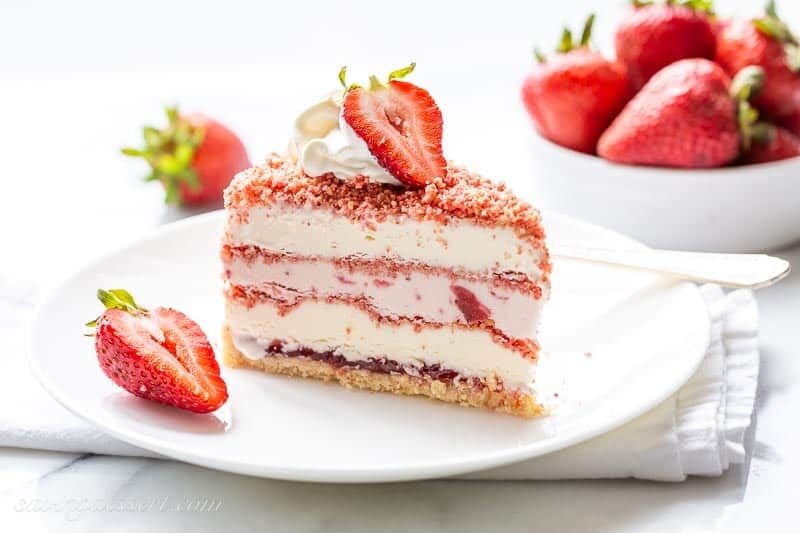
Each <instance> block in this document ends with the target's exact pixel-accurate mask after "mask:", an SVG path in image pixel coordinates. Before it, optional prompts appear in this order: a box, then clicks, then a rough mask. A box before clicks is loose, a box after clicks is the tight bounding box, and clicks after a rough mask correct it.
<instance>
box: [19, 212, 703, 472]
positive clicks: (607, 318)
mask: <svg viewBox="0 0 800 533" xmlns="http://www.w3.org/2000/svg"><path fill="white" fill-rule="evenodd" d="M223 220H224V215H223V213H222V212H214V213H209V214H207V215H202V216H199V217H194V218H190V219H187V220H184V221H181V222H177V223H174V224H170V225H168V226H165V227H163V228H161V229H160V230H159V231H157V232H155V233H153V234H152V235H151V236H149V237H148V238H146V239H144V240H141V241H138V242H135V243H133V244H130V245H128V246H126V247H124V248H122V249H120V250H118V251H116V252H113V253H111V254H108V255H106V256H105V257H103V258H102V259H100V260H98V261H96V262H94V263H92V264H90V265H89V266H87V267H86V268H84V269H83V270H81V271H80V272H78V273H77V274H75V275H73V276H71V277H70V278H69V279H67V280H66V281H65V282H63V283H62V284H61V285H59V286H58V287H57V288H56V289H55V290H53V291H52V292H51V293H50V294H49V296H48V297H47V298H45V300H44V301H43V303H42V305H41V306H40V309H39V311H38V313H37V316H36V319H35V321H34V323H33V328H32V333H31V339H30V362H31V366H32V369H33V372H34V374H35V375H36V376H37V378H38V379H39V381H41V383H42V385H44V387H45V388H46V389H47V390H48V392H49V393H50V394H51V395H52V396H53V397H54V398H55V399H56V400H58V402H59V403H61V404H62V405H63V406H65V407H66V408H67V409H69V410H70V411H72V412H73V413H75V414H77V415H78V416H80V417H82V418H84V419H86V420H87V421H88V422H90V423H92V424H93V425H95V426H97V427H98V428H99V429H101V430H102V431H105V432H107V433H109V434H111V435H113V436H115V437H117V438H119V439H121V440H124V441H127V442H129V443H131V444H134V445H137V446H140V447H142V448H146V449H148V450H152V451H154V452H157V453H160V454H163V455H165V456H169V457H172V458H175V459H179V460H182V461H186V462H189V463H195V464H198V465H201V466H205V467H209V468H217V469H220V470H227V471H231V472H237V473H241V474H249V475H256V476H264V477H272V478H281V479H291V480H303V481H318V482H378V481H401V480H411V479H422V478H432V477H442V476H450V475H457V474H463V473H467V472H474V471H478V470H483V469H486V468H490V467H495V466H500V465H504V464H508V463H512V462H515V461H519V460H523V459H527V458H531V457H535V456H538V455H542V454H545V453H548V452H552V451H555V450H559V449H561V448H565V447H567V446H570V445H572V444H576V443H578V442H581V441H584V440H586V439H589V438H591V437H593V436H596V435H598V434H601V433H604V432H606V431H609V430H611V429H614V428H616V427H618V426H620V425H622V424H624V423H625V422H628V421H630V420H632V419H633V418H635V417H637V416H639V415H641V414H642V413H644V412H645V411H647V410H649V409H651V408H652V407H654V406H656V405H657V404H658V403H660V402H661V401H663V400H664V399H666V398H667V397H669V396H670V395H672V394H673V393H674V392H675V391H676V390H677V389H678V388H679V387H680V386H681V385H682V384H683V383H685V382H686V380H687V379H688V378H689V377H690V376H691V374H692V373H693V372H694V371H695V369H696V368H697V366H698V365H699V363H700V361H701V360H702V358H703V355H704V352H705V348H706V346H707V344H708V339H709V323H708V316H707V312H706V308H705V305H704V303H703V300H702V297H701V296H700V294H699V292H698V290H697V288H696V287H695V286H694V285H692V284H689V283H673V282H669V281H666V280H664V279H662V278H659V277H658V276H653V275H651V274H645V273H638V272H631V271H624V270H615V269H611V268H606V267H600V266H593V265H587V264H582V263H579V262H567V261H555V264H554V273H553V280H552V281H553V293H552V299H551V301H550V303H549V304H548V306H547V307H546V308H545V318H544V322H543V324H542V327H541V335H540V336H541V343H542V345H543V347H544V349H545V350H546V351H547V352H548V353H547V354H546V355H544V356H543V357H542V362H541V364H540V374H539V377H538V378H537V381H545V376H548V377H549V379H548V381H551V382H554V383H562V382H563V380H564V379H566V380H567V383H565V384H561V385H557V386H555V387H551V389H552V390H550V391H549V392H547V393H546V395H545V396H546V397H543V398H542V399H543V400H544V401H546V402H548V403H553V405H554V407H553V414H551V415H550V416H547V417H544V418H540V419H536V420H523V419H518V418H515V417H512V416H508V415H503V414H496V413H489V412H484V411H481V410H477V409H466V408H462V407H458V406H454V405H449V404H444V403H439V402H434V401H430V400H427V399H423V398H409V397H401V396H394V395H389V394H374V393H369V392H362V391H353V390H349V389H346V388H343V387H340V386H338V385H335V384H329V383H321V382H316V381H306V380H302V379H296V378H288V377H281V376H271V375H267V374H264V373H262V372H259V371H253V370H241V369H237V370H232V369H227V368H223V371H222V372H223V377H224V379H225V380H226V382H227V383H228V388H229V391H230V400H229V401H228V403H227V404H226V405H225V406H223V407H222V408H221V409H220V410H219V411H217V412H216V413H213V414H210V415H197V414H191V413H187V412H183V411H180V410H178V409H174V408H171V407H167V406H162V405H158V404H155V403H152V402H147V401H145V400H141V399H139V398H136V397H133V396H131V395H129V394H128V393H126V392H125V391H123V390H121V389H119V388H117V387H116V386H115V385H114V384H112V383H111V382H110V381H109V380H108V379H107V378H106V377H105V375H104V374H103V373H102V372H101V370H100V367H99V365H98V364H97V360H96V357H95V353H94V347H93V345H92V339H91V338H88V337H85V336H83V333H85V331H86V330H85V329H84V328H83V327H82V324H83V323H84V322H86V321H88V320H90V319H92V318H94V317H95V316H97V314H98V313H99V312H100V310H101V306H100V304H99V302H97V300H96V299H95V296H94V295H95V291H96V290H97V289H98V288H100V287H104V288H113V287H124V288H127V289H129V290H130V291H131V292H132V293H133V294H134V295H135V296H136V298H137V300H138V301H139V302H141V303H142V304H143V305H145V306H157V305H168V306H172V307H176V308H178V309H181V310H183V311H184V312H186V313H187V314H188V315H189V316H191V317H193V318H194V319H195V320H197V321H198V322H199V323H200V325H201V326H202V327H203V328H204V330H205V331H206V332H207V333H208V335H209V337H210V339H211V341H212V343H213V344H214V346H215V347H218V346H219V335H220V329H221V325H222V303H223V302H222V294H221V277H220V274H219V272H220V264H219V258H218V256H219V243H220V236H221V232H222V224H223ZM545 226H546V229H547V231H548V237H549V238H550V239H553V240H558V241H559V242H569V243H581V244H583V245H589V246H627V247H636V246H639V245H637V244H636V243H635V242H633V241H631V240H629V239H627V238H625V237H622V236H620V235H618V234H615V233H613V232H610V231H607V230H604V229H601V228H598V227H596V226H591V225H588V224H585V223H581V222H577V221H575V220H573V219H570V218H567V217H565V216H563V215H556V214H548V215H546V216H545ZM476 253H479V252H477V251H476ZM309 327H313V325H310V326H309Z"/></svg>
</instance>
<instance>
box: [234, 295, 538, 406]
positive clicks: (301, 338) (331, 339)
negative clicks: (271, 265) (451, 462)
mask: <svg viewBox="0 0 800 533" xmlns="http://www.w3.org/2000/svg"><path fill="white" fill-rule="evenodd" d="M226 314H227V321H228V325H229V326H230V328H231V331H232V334H233V341H234V345H235V346H236V348H237V349H239V350H240V351H241V352H242V353H243V354H244V355H245V356H246V357H250V358H253V359H260V358H262V357H264V356H265V355H264V354H265V352H264V350H265V348H266V347H267V346H268V345H269V343H270V342H271V341H272V340H276V339H277V340H281V341H283V342H286V343H288V344H289V345H290V346H291V345H295V346H298V347H301V346H302V347H305V348H310V349H312V350H314V351H317V352H326V351H333V352H334V353H335V354H337V355H341V356H343V357H344V358H345V359H347V360H348V361H360V360H364V359H367V358H369V357H386V358H388V359H391V360H393V361H397V362H398V363H400V364H401V365H404V366H406V365H408V366H416V367H419V366H421V365H422V364H428V365H434V364H439V365H441V366H442V367H443V368H447V369H451V370H455V371H456V372H458V373H459V374H461V375H462V376H464V377H471V376H475V377H486V376H489V375H496V376H498V377H499V378H501V379H502V380H503V382H504V383H505V385H506V386H508V387H510V388H513V389H522V390H525V391H526V392H528V391H531V390H532V386H533V380H534V377H535V369H536V363H535V361H531V360H529V359H525V358H524V357H522V356H521V355H520V354H519V353H517V352H515V351H513V350H511V349H508V348H505V347H503V346H501V345H500V344H497V343H496V342H495V341H493V340H492V337H491V335H490V334H489V333H487V332H485V331H482V330H460V329H459V330H456V329H455V328H454V327H441V328H423V329H421V330H420V331H415V330H414V325H413V324H410V323H409V324H404V323H400V324H378V323H375V322H374V321H373V320H372V319H371V318H370V317H369V316H368V315H367V314H366V313H364V312H363V311H361V310H359V309H357V308H355V307H353V306H350V305H346V304H341V303H328V302H321V301H306V302H303V303H302V304H300V305H299V306H298V307H297V308H295V309H293V310H292V311H291V312H289V313H288V314H286V315H284V316H281V315H280V314H279V312H278V309H277V308H276V307H275V306H274V305H271V304H256V305H255V306H253V307H251V308H248V307H247V306H245V305H242V304H240V303H238V302H235V301H230V300H229V301H228V302H227V308H226ZM254 339H255V340H254Z"/></svg>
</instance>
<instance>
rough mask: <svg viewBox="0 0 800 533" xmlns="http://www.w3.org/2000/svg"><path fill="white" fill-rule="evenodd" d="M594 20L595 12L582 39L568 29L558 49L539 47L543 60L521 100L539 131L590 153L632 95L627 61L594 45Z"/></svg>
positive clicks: (524, 85)
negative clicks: (548, 52) (549, 52)
mask: <svg viewBox="0 0 800 533" xmlns="http://www.w3.org/2000/svg"><path fill="white" fill-rule="evenodd" d="M593 22H594V15H591V16H590V17H589V18H588V19H587V21H586V24H585V26H584V28H583V32H582V34H581V37H580V40H579V41H578V42H577V43H575V42H573V39H572V33H571V32H570V31H569V30H568V29H565V30H564V33H563V35H562V38H561V42H560V44H559V46H558V48H557V49H556V51H557V54H556V55H554V56H552V57H548V58H545V57H544V56H543V55H542V54H541V53H539V52H538V51H537V53H536V57H537V59H538V60H539V62H538V64H537V65H536V66H535V67H534V69H533V71H532V72H531V73H530V74H529V75H528V77H527V78H525V81H524V82H523V84H522V101H523V103H524V104H525V107H526V109H527V110H528V114H529V115H530V116H531V118H532V119H533V124H534V126H535V127H536V129H537V130H538V131H539V133H540V134H541V135H542V136H544V137H545V138H547V139H550V140H551V141H553V142H554V143H556V144H560V145H561V146H565V147H567V148H571V149H573V150H578V151H580V152H585V153H588V154H593V153H595V149H596V146H597V139H598V138H599V137H600V134H601V133H603V130H604V129H606V127H607V126H608V124H609V123H610V122H611V121H612V120H613V118H614V116H616V114H617V113H618V112H619V110H620V109H622V106H624V105H625V102H626V101H627V99H628V97H629V89H628V77H627V74H626V71H625V67H624V66H623V65H622V64H621V63H619V62H616V61H610V60H608V59H606V58H604V57H603V56H602V54H600V53H599V52H596V51H594V50H591V49H590V48H589V40H590V38H591V31H592V24H593Z"/></svg>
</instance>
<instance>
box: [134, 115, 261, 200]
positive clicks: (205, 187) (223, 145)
mask: <svg viewBox="0 0 800 533" xmlns="http://www.w3.org/2000/svg"><path fill="white" fill-rule="evenodd" d="M167 117H168V119H169V125H168V126H167V128H166V129H163V130H158V129H156V128H152V127H150V126H146V127H145V128H144V141H145V146H144V148H142V149H136V148H123V149H122V153H123V154H125V155H129V156H133V157H142V158H144V159H145V160H146V161H147V162H148V163H149V164H150V166H151V167H152V172H151V173H150V175H149V176H148V177H147V181H160V182H161V184H162V185H163V186H164V189H165V190H166V192H167V196H166V202H167V203H169V204H171V203H184V204H187V205H197V204H204V203H209V202H219V201H220V200H221V199H222V191H224V190H225V187H227V186H228V183H230V181H231V179H232V178H233V176H235V175H236V173H237V172H239V171H241V170H244V169H246V168H247V167H249V166H250V159H249V158H248V157H247V150H246V149H245V147H244V145H243V144H242V141H240V140H239V138H238V137H237V136H236V134H234V133H233V132H232V131H231V130H229V129H228V128H226V127H225V126H223V125H222V124H220V123H219V122H217V121H215V120H214V119H211V118H208V117H206V116H205V115H201V114H199V113H191V114H188V115H180V114H178V111H177V109H175V108H167Z"/></svg>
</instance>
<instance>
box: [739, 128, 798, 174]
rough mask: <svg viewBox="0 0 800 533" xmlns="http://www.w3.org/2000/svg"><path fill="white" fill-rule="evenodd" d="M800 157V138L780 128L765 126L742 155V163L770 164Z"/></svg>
mask: <svg viewBox="0 0 800 533" xmlns="http://www.w3.org/2000/svg"><path fill="white" fill-rule="evenodd" d="M797 156H800V137H797V136H796V135H794V134H793V133H791V132H790V131H789V130H787V129H784V128H781V127H779V126H773V125H767V124H765V125H764V126H763V127H762V128H761V129H760V131H759V135H757V136H755V135H754V136H753V144H752V146H751V147H750V149H749V150H748V151H746V152H745V153H744V154H743V155H742V163H744V164H746V165H749V164H753V163H769V162H771V161H780V160H782V159H789V158H791V157H797Z"/></svg>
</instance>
